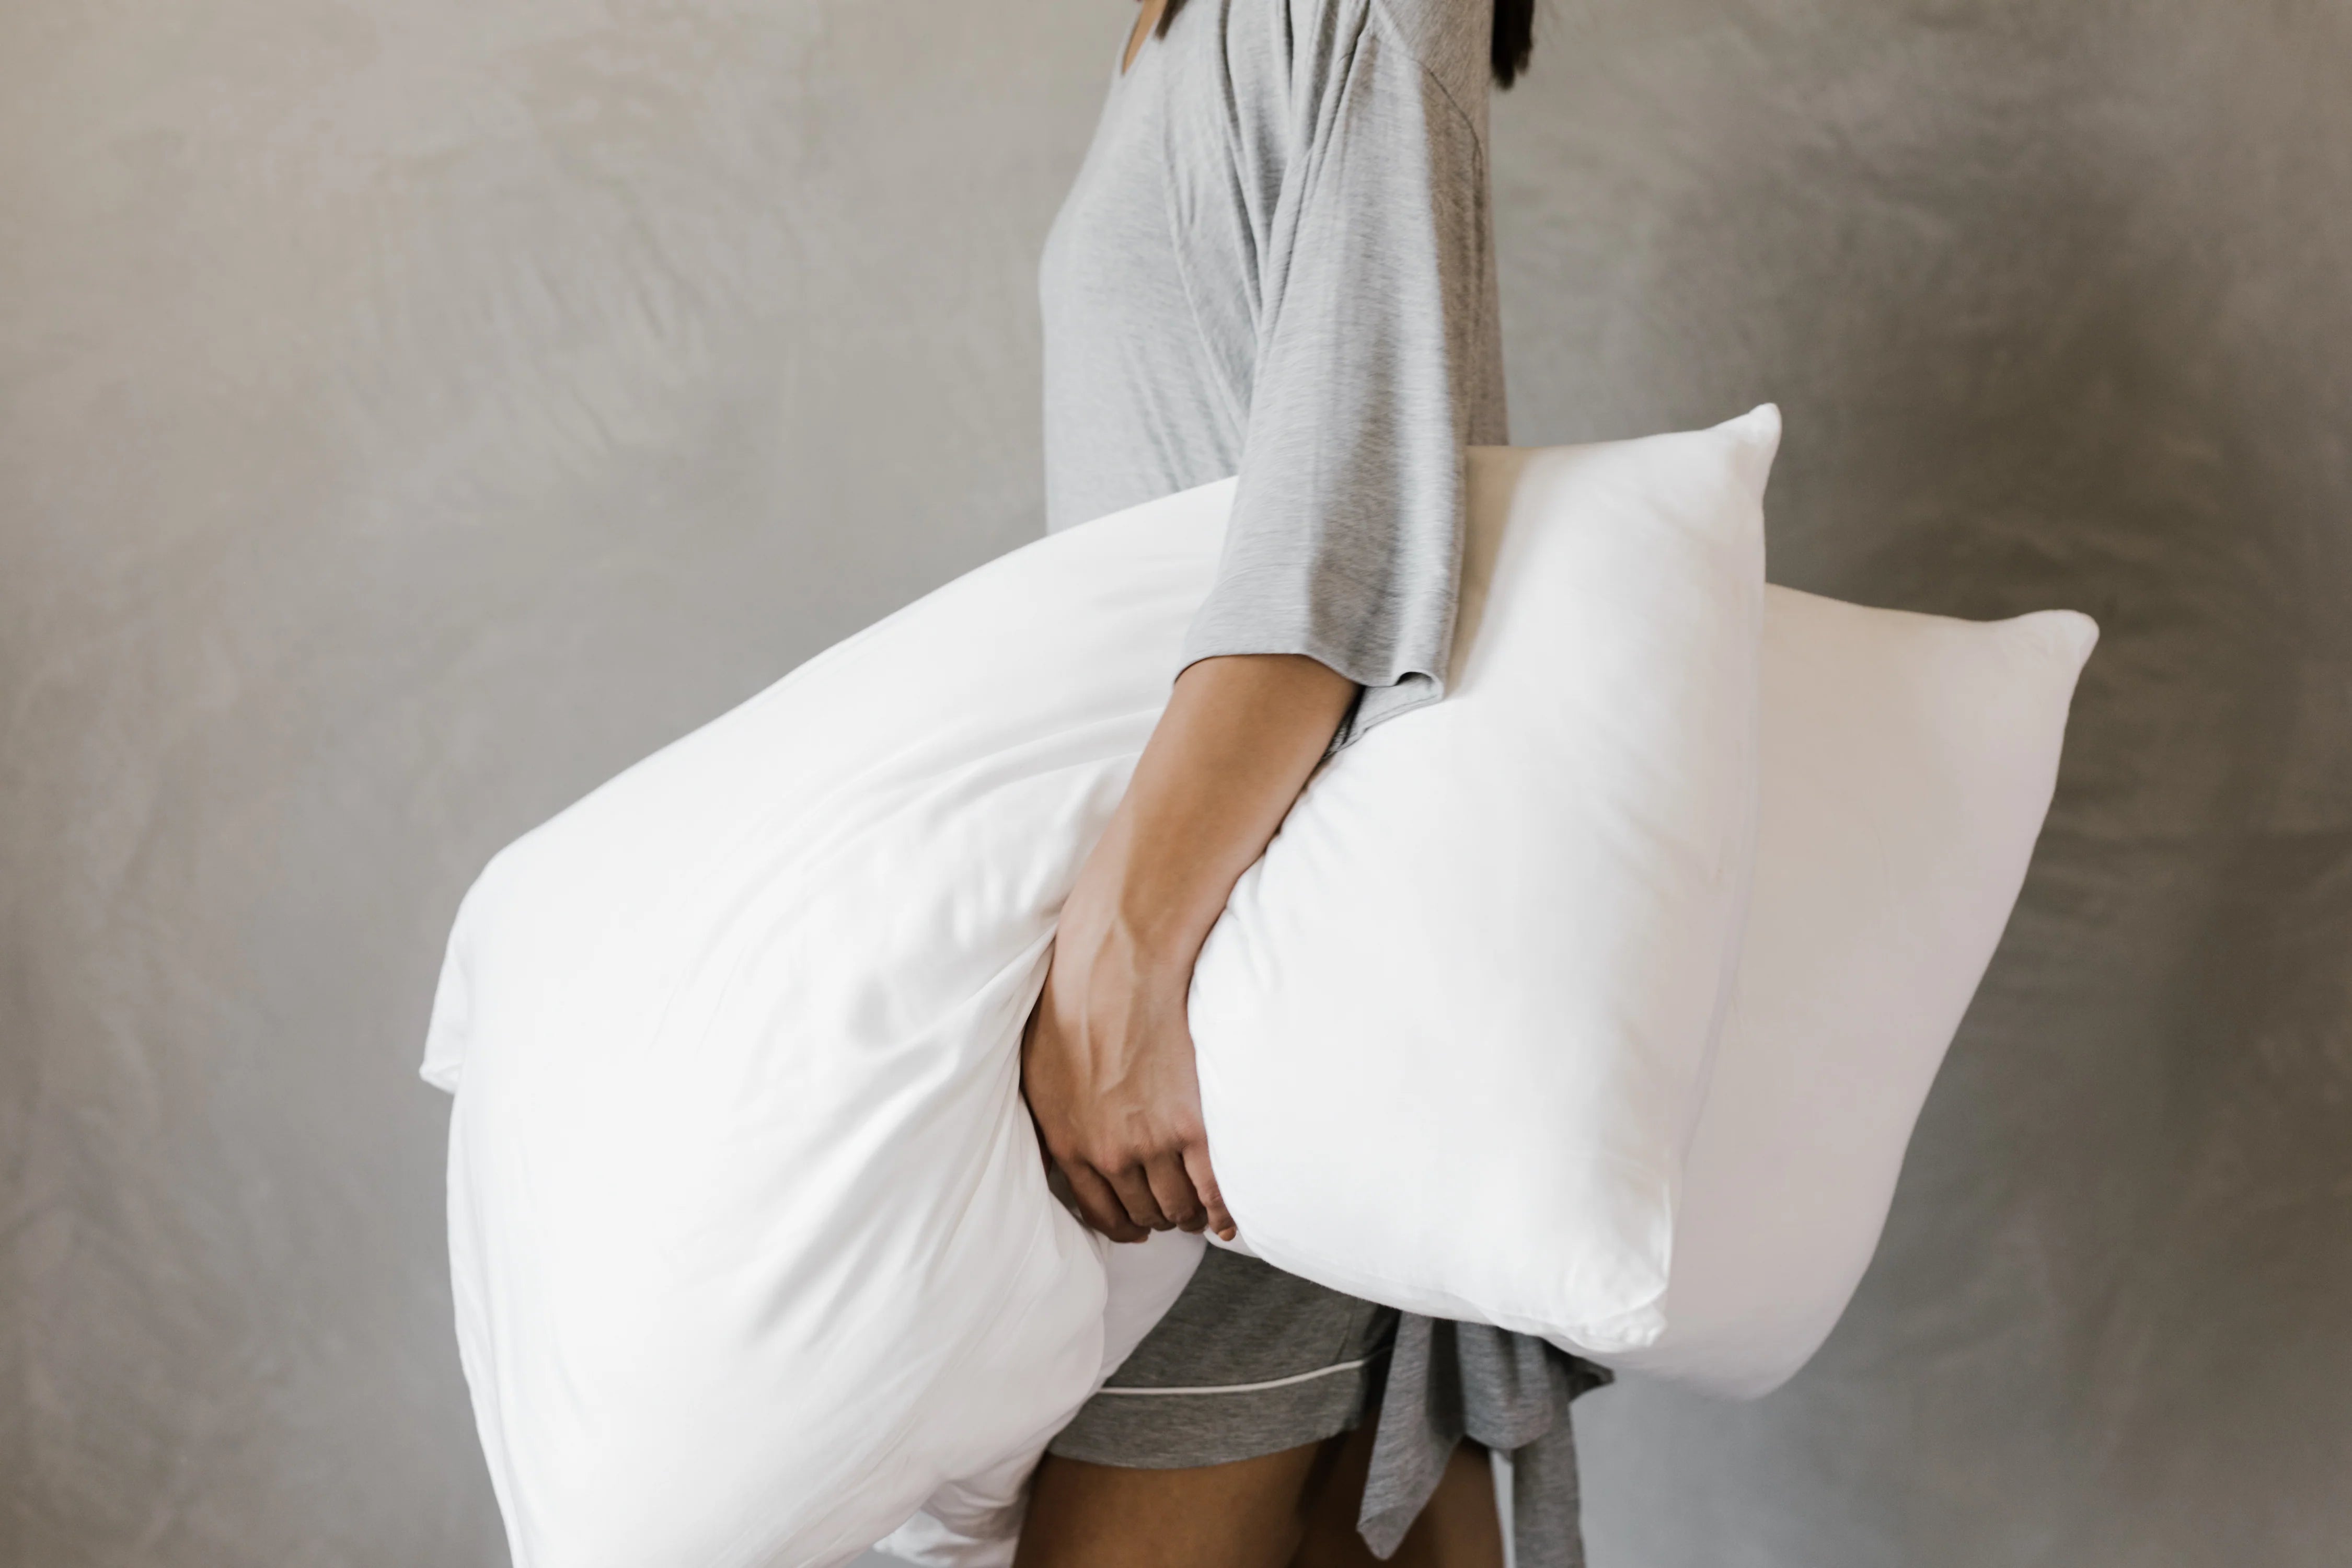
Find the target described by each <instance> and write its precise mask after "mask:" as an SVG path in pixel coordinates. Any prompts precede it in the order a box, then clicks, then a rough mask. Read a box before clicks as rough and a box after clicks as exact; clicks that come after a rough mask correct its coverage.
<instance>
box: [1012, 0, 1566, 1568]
mask: <svg viewBox="0 0 2352 1568" xmlns="http://www.w3.org/2000/svg"><path fill="white" fill-rule="evenodd" d="M1530 9H1531V0H1143V5H1142V13H1141V15H1139V16H1138V17H1137V19H1136V22H1135V26H1134V28H1133V30H1132V32H1131V33H1130V35H1129V38H1128V40H1127V44H1126V47H1125V48H1124V49H1123V51H1122V52H1121V54H1120V56H1119V58H1118V60H1117V61H1116V63H1115V66H1114V74H1113V76H1112V80H1111V85H1110V90H1109V96H1108V100H1107V102H1106V104H1105V106H1104V109H1103V113H1102V118H1101V121H1100V122H1099V124H1098V125H1097V129H1096V132H1095V139H1094V142H1093V145H1092V146H1091V148H1090V149H1089V150H1088V153H1087V159H1086V163H1085V165H1084V167H1083V168H1082V169H1081V171H1080V172H1079V174H1078V177H1077V181H1076V184H1075V186H1074V187H1073V189H1072V190H1071V193H1070V195H1069V198H1068V200H1067V202H1066V204H1065V205H1064V206H1063V208H1062V211H1061V214H1060V216H1058V217H1057V219H1056V220H1055V226H1054V230H1053V233H1052V235H1051V236H1050V237H1049V238H1048V240H1047V242H1046V247H1045V261H1044V266H1043V268H1042V275H1041V294H1042V299H1043V303H1044V306H1045V411H1046V422H1045V444H1046V469H1047V472H1046V488H1047V526H1048V527H1049V529H1058V528H1062V527H1066V526H1068V525H1070V524H1073V523H1077V522H1083V521H1087V519H1089V518H1093V517H1097V516H1100V515H1102V514H1104V513H1106V512H1109V511H1114V510H1118V509H1120V508H1122V507H1127V506H1131V505H1134V504H1136V503H1138V502H1140V501H1144V500H1150V499H1152V498H1154V497H1156V496H1160V495H1166V494H1169V493H1171V492H1173V491H1176V490H1180V489H1187V488H1189V487H1191V486H1193V485H1197V484H1202V483H1205V482H1207V481H1209V480H1211V479H1219V478H1222V477H1223V476H1225V475H1227V474H1231V473H1235V472H1238V473H1239V474H1240V476H1241V482H1240V489H1239V490H1238V492H1237V494H1236V497H1235V500H1234V510H1233V517H1232V521H1231V523H1230V525H1229V532H1228V534H1227V540H1226V544H1225V550H1224V555H1223V561H1222V562H1221V563H1220V566H1219V570H1218V574H1217V579H1216V582H1215V584H1214V586H1213V589H1212V591H1211V593H1210V595H1209V597H1208V599H1207V601H1206V602H1205V603H1204V605H1202V608H1201V610H1200V612H1199V614H1198V616H1197V617H1196V618H1195V619H1194V621H1193V622H1192V627H1191V630H1190V633H1189V636H1188V638H1187V643H1186V647H1185V653H1184V658H1185V660H1186V662H1185V665H1184V668H1183V669H1182V672H1181V675H1180V676H1179V677H1178V678H1177V680H1176V682H1175V686H1174V688H1173V690H1172V692H1171V698H1170V701H1169V704H1168V708H1167V710H1166V713H1165V714H1164V715H1163V717H1162V718H1161V720H1160V724H1159V726H1158V728H1157V729H1156V730H1155V731H1153V733H1152V736H1151V740H1150V744H1149V745H1148V746H1147V747H1146V749H1145V751H1144V753H1143V756H1142V758H1141V760H1140V762H1139V764H1138V766H1137V768H1136V771H1135V774H1134V777H1133V779H1132V781H1131V783H1130V784H1129V789H1128V794H1127V796H1126V798H1125V800H1124V801H1123V802H1122V804H1121V805H1120V806H1119V808H1118V813H1117V815H1116V816H1114V818H1113V819H1112V822H1111V825H1110V826H1109V828H1108V831H1107V832H1106V833H1105V835H1104V837H1103V839H1102V841H1101V843H1100V845H1099V846H1098V847H1097V848H1096V849H1095V851H1094V853H1093V855H1092V857H1091V858H1089V859H1088V860H1087V864H1086V866H1085V868H1083V870H1082V871H1081V873H1080V875H1079V877H1078V879H1077V882H1076V887H1075V888H1074V889H1073V890H1072V893H1071V896H1070V900H1069V902H1068V904H1067V906H1066V908H1065V910H1064V911H1063V915H1062V921H1061V925H1060V930H1059V934H1058V937H1057V939H1056V943H1055V952H1054V957H1053V962H1052V967H1051V970H1050V972H1049V973H1048V975H1047V978H1046V982H1045V993H1044V994H1043V995H1042V997H1041V998H1040V999H1039V1002H1038V1005H1037V1010H1036V1013H1035V1014H1034V1016H1033V1018H1032V1019H1031V1024H1030V1030H1029V1034H1028V1037H1027V1039H1026V1041H1025V1043H1024V1056H1023V1073H1024V1089H1025V1091H1026V1093H1027V1096H1028V1100H1029V1105H1030V1109H1031V1111H1032V1113H1033V1114H1034V1116H1035V1118H1036V1121H1037V1125H1038V1128H1039V1131H1040V1132H1041V1134H1042V1136H1043V1138H1044V1141H1045V1146H1046V1149H1047V1151H1048V1152H1049V1153H1050V1155H1051V1157H1052V1159H1053V1161H1054V1163H1055V1173H1056V1175H1057V1177H1058V1178H1059V1180H1060V1182H1061V1183H1063V1184H1066V1188H1065V1190H1066V1192H1067V1194H1069V1196H1070V1198H1071V1199H1072V1201H1073V1202H1074V1203H1075V1204H1076V1206H1077V1207H1078V1209H1079V1210H1080V1212H1081V1213H1082V1214H1083V1215H1085V1217H1086V1218H1087V1222H1088V1223H1090V1224H1091V1225H1093V1226H1096V1227H1097V1229H1099V1230H1101V1231H1103V1232H1104V1233H1105V1234H1107V1235H1108V1236H1110V1237H1113V1238H1115V1239H1118V1240H1121V1241H1135V1240H1140V1239H1142V1238H1143V1237H1145V1236H1147V1235H1148V1234H1149V1233H1150V1232H1151V1231H1153V1230H1158V1229H1167V1228H1171V1227H1174V1228H1181V1229H1185V1230H1192V1231H1198V1230H1201V1229H1202V1228H1204V1227H1206V1228H1209V1229H1212V1230H1213V1231H1215V1232H1216V1233H1217V1234H1218V1235H1219V1236H1221V1237H1226V1238H1228V1239H1230V1238H1231V1237H1233V1235H1234V1224H1233V1220H1232V1218H1231V1216H1230V1215H1228V1214H1227V1213H1226V1212H1225V1210H1224V1207H1223V1204H1222V1202H1221V1201H1220V1198H1219V1195H1218V1192H1217V1185H1216V1176H1215V1172H1214V1170H1213V1166H1212V1165H1211V1163H1210V1159H1209V1152H1208V1148H1207V1144H1206V1142H1205V1140H1204V1138H1203V1135H1202V1125H1201V1110H1200V1090H1199V1087H1198V1083H1197V1081H1196V1079H1195V1078H1194V1075H1193V1062H1192V1039H1191V1036H1190V1034H1189V1033H1188V1031H1187V1028H1186V1024H1185V1016H1184V998H1185V992H1186V988H1187V986H1188V984H1189V983H1190V979H1191V974H1192V963H1193V959H1194V957H1195V956H1196V954H1197V953H1198V952H1199V951H1200V948H1201V944H1202V941H1203V940H1204V939H1205V938H1206V936H1207V934H1208V931H1209V928H1210V926H1211V925H1212V924H1213V922H1214V921H1215V920H1216V918H1217V915H1218V913H1219V912H1220V911H1221V910H1223V907H1224V903H1225V900H1226V898H1227V896H1228V895H1229V894H1230V893H1231V891H1232V889H1233V886H1234V882H1235V881H1236V880H1237V879H1238V878H1239V877H1240V875H1241V873H1242V872H1243V871H1244V869H1245V868H1247V867H1248V866H1249V864H1250V863H1251V862H1252V861H1253V860H1255V858H1257V856H1258V854H1259V853H1260V852H1261V851H1262V850H1263V849H1264V848H1265V845H1266V843H1267V841H1268V840H1269V839H1270V838H1271V837H1273V835H1274V832H1275V830H1276V827H1277V826H1279V825H1280V823H1281V820H1282V817H1283V816H1284V814H1285V813H1286V811H1287V810H1288V809H1289V807H1290V805H1291V803H1292V801H1293V800H1294V799H1295V798H1296V797H1297V794H1298V792H1299V790H1300V788H1301V787H1302V786H1303V785H1304V784H1305V783H1306V780H1307V774H1308V773H1310V772H1311V771H1312V770H1313V769H1314V767H1315V765H1316V763H1318V761H1319V760H1320V759H1321V758H1323V757H1324V756H1325V755H1327V754H1328V752H1330V751H1333V750H1336V749H1338V748H1339V747H1340V746H1344V745H1346V744H1348V743H1349V742H1351V741H1353V740H1354V739H1355V738H1357V737H1358V736H1360V735H1361V734H1362V733H1363V732H1364V731H1367V730H1369V729H1370V728H1371V727H1372V726H1374V725H1376V724H1379V723H1381V722H1383V721H1387V720H1389V719H1391V718H1393V717H1395V716H1396V715H1397V714H1399V713H1402V712H1404V711H1405V710H1409V709H1411V708H1413V707H1415V706H1418V705H1420V704H1422V703H1424V702H1428V701H1431V700H1434V699H1436V698H1437V697H1438V696H1439V695H1440V694H1441V691H1442V689H1443V683H1444V678H1445V664H1446V655H1447V650H1448V647H1449V645H1450V642H1451V639H1452V634H1453V626H1454V594H1455V584H1456V580H1457V576H1458V568H1459V553H1460V542H1461V531H1462V506H1463V466H1464V453H1465V447H1467V446H1469V445H1471V444H1483V443H1501V442H1504V441H1506V440H1507V439H1508V435H1507V426H1506V419H1505V413H1504V402H1503V365H1502V352H1501V342H1500V331H1499V324H1498V321H1497V318H1496V285H1495V258H1494V246H1493V230H1492V224H1491V219H1490V214H1489V184H1488V179H1487V172H1486V90H1487V82H1488V80H1489V79H1490V78H1491V79H1495V80H1497V81H1499V82H1500V83H1501V84H1502V85H1504V86H1508V85H1509V84H1510V82H1511V80H1512V79H1513V78H1514V76H1516V74H1517V72H1518V71H1519V70H1520V69H1522V68H1524V67H1525V65H1526V62H1527V58H1528V44H1529V40H1528V34H1529V12H1530ZM1595 1381H1598V1376H1597V1374H1595V1373H1592V1372H1591V1369H1590V1368H1586V1367H1583V1366H1582V1365H1581V1363H1570V1362H1569V1361H1568V1359H1567V1358H1565V1357H1561V1356H1559V1354H1558V1353H1557V1352H1550V1353H1547V1352H1545V1351H1544V1350H1543V1348H1542V1347H1541V1346H1540V1345H1538V1344H1537V1343H1536V1342H1532V1341H1526V1340H1522V1339H1519V1338H1518V1337H1517V1336H1510V1335H1504V1334H1500V1333H1498V1332H1496V1331H1492V1330H1484V1329H1476V1330H1474V1329H1469V1328H1462V1327H1457V1326H1455V1325H1450V1324H1447V1325H1438V1324H1432V1323H1429V1322H1428V1321H1425V1320H1405V1321H1402V1323H1400V1321H1399V1319H1398V1317H1397V1314H1395V1313H1394V1312H1392V1311H1390V1310H1385V1309H1381V1308H1378V1307H1375V1306H1373V1305H1372V1304H1371V1303H1369V1302H1364V1301H1359V1300H1353V1299H1351V1298H1349V1297H1346V1296H1342V1295H1339V1294H1338V1293H1337V1292H1334V1291H1330V1290H1326V1289H1322V1288H1320V1287H1318V1286H1315V1285H1311V1284H1308V1283H1307V1282H1306V1281H1304V1280H1300V1279H1295V1278H1292V1277H1290V1276H1287V1275H1285V1274H1282V1273H1280V1272H1278V1271H1277V1270H1276V1269H1274V1268H1270V1267H1268V1266H1266V1265H1265V1264H1263V1263H1260V1262H1257V1261H1255V1259H1251V1258H1245V1257H1242V1256H1239V1255H1235V1254H1232V1253H1227V1252H1223V1251H1221V1250H1218V1249H1215V1248H1212V1249H1211V1251H1210V1252H1209V1254H1208V1257H1207V1258H1206V1259H1205V1260H1204V1261H1203V1263H1202V1267H1201V1269H1200V1271H1199V1273H1198V1274H1197V1275H1196V1276H1195V1277H1194V1279H1193V1280H1192V1285H1191V1286H1190V1287H1189V1288H1188V1289H1187V1290H1186V1292H1185V1294H1184V1296H1183V1297H1182V1299H1181V1300H1179V1302H1178V1303H1177V1305H1176V1307H1175V1309H1174V1310H1172V1311H1171V1313H1170V1314H1169V1317H1168V1319H1167V1320H1166V1321H1164V1322H1163V1323H1162V1324H1161V1325H1160V1328H1159V1329H1158V1330H1156V1331H1154V1332H1153V1333H1152V1335H1151V1336H1150V1338H1148V1339H1147V1340H1146V1341H1145V1342H1144V1343H1143V1344H1142V1346H1140V1347H1139V1349H1138V1351H1137V1352H1136V1353H1135V1355H1134V1357H1133V1358H1132V1359H1130V1361H1129V1363H1127V1365H1126V1366H1125V1367H1124V1368H1122V1369H1121V1372H1120V1373H1119V1374H1118V1377H1117V1378H1115V1379H1114V1380H1113V1385H1112V1386H1111V1387H1109V1388H1107V1389H1106V1390H1105V1391H1104V1392H1103V1393H1102V1394H1098V1395H1097V1396H1096V1398H1095V1399H1093V1400H1092V1401H1090V1402H1089V1403H1088V1405H1087V1406H1086V1407H1085V1408H1084V1409H1083V1410H1081V1411H1080V1412H1079V1414H1078V1415H1077V1417H1076V1419H1075V1420H1074V1421H1073V1422H1072V1423H1071V1425H1070V1426H1069V1427H1068V1428H1067V1429H1066V1431H1064V1432H1063V1433H1062V1435H1061V1436H1059V1437H1058V1438H1057V1439H1056V1440H1055V1444H1054V1445H1053V1447H1052V1450H1051V1452H1050V1453H1049V1456H1048V1458H1047V1459H1046V1461H1045V1465H1044V1466H1043V1467H1042V1468H1041V1469H1040V1471H1039V1473H1038V1478H1037V1482H1036V1486H1035V1489H1034V1498H1033V1501H1032V1504H1031V1511H1030V1516H1029V1521H1028V1524H1027V1526H1026V1528H1025V1530H1024V1537H1023V1542H1022V1552H1021V1559H1020V1561H1021V1565H1022V1568H1128V1565H1143V1564H1167V1565H1169V1568H1180V1565H1181V1568H1260V1565H1263V1568H1282V1565H1283V1564H1286V1563H1301V1564H1307V1563H1312V1564H1339V1563H1369V1562H1371V1561H1373V1559H1372V1557H1371V1555H1370V1551H1369V1550H1368V1546H1367V1541H1368V1540H1369V1541H1370V1542H1371V1544H1374V1545H1378V1546H1381V1547H1382V1548H1391V1547H1396V1546H1398V1545H1399V1538H1400V1537H1402V1550H1401V1552H1400V1553H1399V1556H1398V1557H1397V1559H1396V1561H1399V1562H1419V1563H1429V1564H1444V1568H1500V1563H1501V1562H1502V1553H1501V1545H1500V1532H1499V1525H1498V1521H1497V1520H1496V1514H1495V1510H1494V1504H1493V1491H1492V1488H1491V1483H1490V1480H1489V1475H1488V1466H1487V1462H1486V1450H1485V1449H1484V1448H1483V1447H1478V1446H1477V1444H1476V1443H1474V1442H1467V1441H1463V1442H1457V1439H1459V1438H1461V1437H1462V1436H1463V1434H1464V1432H1465V1430H1467V1431H1468V1432H1469V1434H1470V1435H1471V1436H1473V1437H1476V1438H1482V1439H1484V1440H1486V1441H1487V1442H1492V1443H1496V1444H1497V1445H1500V1446H1504V1447H1512V1448H1517V1449H1519V1450H1521V1454H1520V1462H1519V1465H1518V1483H1519V1489H1520V1491H1521V1492H1522V1493H1523V1494H1524V1496H1523V1501H1522V1506H1521V1507H1520V1509H1519V1510H1518V1512H1517V1520H1518V1523H1519V1528H1520V1542H1519V1546H1520V1552H1519V1561H1520V1563H1521V1564H1522V1568H1552V1565H1553V1564H1554V1563H1562V1562H1567V1561H1570V1560H1571V1559H1572V1558H1574V1557H1576V1556H1579V1555H1580V1553H1579V1552H1577V1550H1576V1542H1575V1536H1574V1468H1573V1459H1574V1456H1573V1450H1572V1448H1571V1447H1569V1444H1570V1437H1569V1435H1568V1427H1567V1421H1566V1415H1565V1406H1566V1404H1567V1401H1568V1399H1569V1398H1570V1396H1571V1395H1572V1394H1574V1393H1576V1392H1578V1391H1580V1389H1581V1388H1583V1387H1585V1386H1590V1385H1591V1383H1593V1382H1595ZM1375 1406H1377V1408H1378V1412H1379V1415H1378V1419H1377V1421H1373V1420H1370V1419H1367V1416H1368V1414H1369V1413H1370V1411H1371V1410H1372V1409H1373V1408H1374V1407H1375ZM1360 1519H1361V1521H1362V1523H1363V1525H1364V1530H1363V1534H1362V1536H1361V1537H1360V1535H1359V1533H1358V1524H1359V1520H1360ZM1408 1527H1410V1528H1409V1530H1408Z"/></svg>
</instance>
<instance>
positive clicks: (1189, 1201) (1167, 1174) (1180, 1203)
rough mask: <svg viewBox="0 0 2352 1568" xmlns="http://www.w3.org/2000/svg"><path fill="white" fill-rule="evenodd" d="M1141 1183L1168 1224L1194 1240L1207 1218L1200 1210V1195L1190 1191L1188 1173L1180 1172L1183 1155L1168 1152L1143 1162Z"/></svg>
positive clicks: (1190, 1182)
mask: <svg viewBox="0 0 2352 1568" xmlns="http://www.w3.org/2000/svg"><path fill="white" fill-rule="evenodd" d="M1143 1179H1144V1180H1145V1181H1146V1182H1148V1183H1150V1186H1151V1195H1152V1197H1153V1199H1155V1200H1156V1201H1157V1202H1158V1203H1159V1205H1160V1213H1161V1214H1163V1215H1166V1216H1167V1217H1168V1223H1169V1224H1171V1225H1172V1226H1175V1227H1176V1228H1177V1229H1178V1230H1183V1231H1190V1232H1192V1234H1193V1235H1195V1236H1198V1235H1199V1234H1200V1233H1201V1227H1202V1226H1204V1225H1206V1224H1207V1223H1208V1215H1207V1214H1206V1212H1205V1211H1204V1210H1203V1209H1202V1206H1201V1198H1200V1194H1198V1193H1195V1192H1194V1191H1193V1190H1192V1175H1191V1173H1188V1172H1187V1171H1186V1170H1185V1169H1184V1154H1183V1151H1181V1150H1180V1149H1170V1150H1168V1151H1166V1152H1162V1153H1160V1154H1157V1155H1154V1156H1153V1157H1152V1158H1151V1159H1150V1160H1147V1161H1145V1162H1144V1166H1143Z"/></svg>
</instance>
